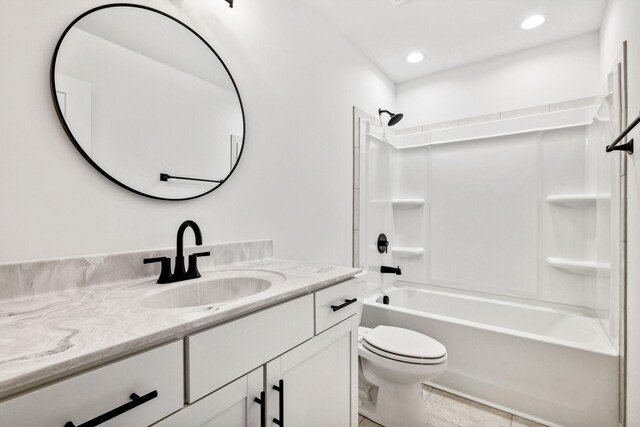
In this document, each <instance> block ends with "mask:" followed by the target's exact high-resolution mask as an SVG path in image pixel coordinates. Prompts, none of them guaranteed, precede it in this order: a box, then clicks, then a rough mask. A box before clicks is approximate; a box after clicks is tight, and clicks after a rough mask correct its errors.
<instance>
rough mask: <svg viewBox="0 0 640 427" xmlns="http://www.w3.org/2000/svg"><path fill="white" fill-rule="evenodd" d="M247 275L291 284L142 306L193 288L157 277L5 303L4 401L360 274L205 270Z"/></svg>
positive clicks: (0, 336)
mask: <svg viewBox="0 0 640 427" xmlns="http://www.w3.org/2000/svg"><path fill="white" fill-rule="evenodd" d="M248 269H255V270H260V271H267V272H271V274H273V273H277V274H280V275H282V276H284V279H285V280H278V281H274V282H273V284H272V285H271V287H270V288H268V289H267V290H265V291H263V292H261V293H258V294H255V295H251V296H247V297H242V298H237V299H235V300H231V301H228V302H223V303H218V304H213V305H206V306H198V307H187V308H177V309H174V308H150V307H148V306H145V305H148V304H143V303H142V302H143V300H144V299H145V298H147V297H149V296H150V295H152V294H155V293H158V292H161V291H162V290H165V289H167V286H178V285H182V284H185V283H187V282H182V283H180V284H171V285H158V284H156V283H155V278H151V277H147V278H145V279H137V280H129V281H122V282H119V283H112V284H107V285H96V286H89V287H83V288H75V289H74V288H71V289H68V290H64V291H57V292H50V293H43V294H37V295H30V296H27V297H23V298H18V299H9V300H2V301H0V398H4V397H7V396H9V395H11V394H14V393H16V392H20V391H23V390H25V389H28V388H30V387H33V386H36V385H40V384H43V383H46V382H48V381H52V380H55V379H58V378H61V377H63V376H66V375H68V374H71V373H74V372H79V371H81V370H84V369H86V368H89V367H93V366H96V365H98V364H100V363H104V362H106V361H110V360H114V359H117V358H119V357H122V356H124V355H127V354H131V353H134V352H136V351H139V350H142V349H145V348H149V347H152V346H154V345H157V344H160V343H163V342H168V341H171V340H172V339H177V338H181V337H183V336H184V335H185V334H186V333H189V332H191V331H193V330H196V329H199V328H200V329H201V328H204V327H208V326H213V325H216V324H219V323H222V322H226V321H229V320H231V319H233V318H236V317H239V316H241V315H245V314H247V313H251V312H254V311H257V310H260V309H264V308H266V307H269V306H272V305H274V304H277V303H279V302H282V301H285V300H288V299H291V298H294V297H297V296H302V295H305V294H308V293H311V292H314V291H316V290H318V289H321V288H324V287H326V286H329V285H332V284H335V283H338V282H341V281H344V280H346V279H349V278H351V277H353V276H354V275H355V274H357V273H358V272H359V271H360V270H358V269H354V268H349V267H336V266H329V265H315V264H304V263H299V262H295V261H289V260H281V259H274V258H267V259H260V260H253V261H246V262H241V263H235V264H227V265H225V266H224V268H219V269H210V270H207V271H202V276H203V279H208V278H214V277H220V276H221V275H222V276H224V275H225V274H226V273H225V271H227V272H228V271H229V270H248ZM267 274H269V273H267ZM200 280H202V279H200ZM147 301H148V300H147Z"/></svg>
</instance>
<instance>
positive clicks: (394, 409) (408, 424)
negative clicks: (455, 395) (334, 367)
mask: <svg viewBox="0 0 640 427" xmlns="http://www.w3.org/2000/svg"><path fill="white" fill-rule="evenodd" d="M358 356H359V358H358V371H359V390H358V401H359V405H358V407H359V412H360V414H361V415H363V416H365V417H367V418H369V419H371V420H373V421H375V422H377V423H379V424H382V425H384V426H385V427H414V426H424V423H425V413H424V409H425V405H424V401H423V399H422V383H423V382H425V381H428V380H431V379H433V378H435V377H437V376H438V375H440V374H441V373H443V372H444V371H445V369H446V367H447V349H446V347H445V346H444V345H442V344H441V343H440V342H438V341H436V340H434V339H433V338H431V337H428V336H426V335H424V334H421V333H419V332H416V331H412V330H409V329H404V328H397V327H394V326H384V325H381V326H377V327H375V328H373V329H370V328H364V327H360V328H358Z"/></svg>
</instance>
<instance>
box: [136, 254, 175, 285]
mask: <svg viewBox="0 0 640 427" xmlns="http://www.w3.org/2000/svg"><path fill="white" fill-rule="evenodd" d="M142 262H143V263H145V264H153V263H156V262H159V263H160V277H159V278H158V280H157V282H156V283H171V259H170V258H167V257H166V256H163V257H157V258H145V259H144V260H143V261H142Z"/></svg>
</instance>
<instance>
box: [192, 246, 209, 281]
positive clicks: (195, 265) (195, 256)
mask: <svg viewBox="0 0 640 427" xmlns="http://www.w3.org/2000/svg"><path fill="white" fill-rule="evenodd" d="M210 255H211V252H197V253H195V254H191V255H189V270H188V271H187V277H188V278H189V279H197V278H198V277H201V276H200V272H199V271H198V258H199V257H203V256H210Z"/></svg>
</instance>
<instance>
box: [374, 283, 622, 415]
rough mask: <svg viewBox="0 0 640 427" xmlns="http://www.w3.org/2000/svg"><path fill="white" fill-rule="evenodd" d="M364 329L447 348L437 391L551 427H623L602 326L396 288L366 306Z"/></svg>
mask: <svg viewBox="0 0 640 427" xmlns="http://www.w3.org/2000/svg"><path fill="white" fill-rule="evenodd" d="M383 295H387V296H388V297H389V304H388V305H385V304H383V303H382V296H383ZM362 325H363V326H367V327H375V326H377V325H391V326H399V327H404V328H409V329H413V330H415V331H418V332H421V333H424V334H426V335H429V336H431V337H433V338H435V339H437V340H438V341H440V342H442V343H443V344H444V345H445V346H446V347H447V352H448V354H449V360H448V363H449V365H448V369H447V371H446V372H445V373H444V374H442V375H441V376H439V377H438V378H436V379H435V380H434V381H433V383H432V384H430V385H433V386H435V387H438V388H440V389H444V390H447V391H451V392H453V393H456V394H458V395H461V396H464V397H467V398H470V399H473V400H476V401H478V402H481V403H485V404H488V405H490V406H493V407H497V408H499V409H503V410H506V411H508V412H511V413H515V414H518V415H522V416H524V417H527V418H531V419H534V420H537V421H539V422H542V423H544V424H547V425H551V426H566V427H615V426H618V398H617V396H618V353H617V350H616V349H615V348H614V347H613V345H612V344H611V342H610V341H609V339H608V337H607V335H606V334H605V332H604V330H603V329H602V327H601V326H600V323H599V321H598V319H597V318H594V317H589V316H587V315H585V314H581V313H578V312H572V311H568V310H559V309H556V308H547V307H540V306H534V305H530V304H524V303H520V302H511V301H501V300H498V299H492V298H486V297H478V296H470V295H466V294H461V293H454V292H451V291H446V290H442V288H436V287H430V286H426V285H419V284H413V283H410V282H403V281H396V282H394V283H392V284H391V285H390V286H389V287H385V288H384V290H383V291H382V292H377V293H374V294H372V295H369V296H367V297H366V298H365V300H364V303H363V314H362Z"/></svg>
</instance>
